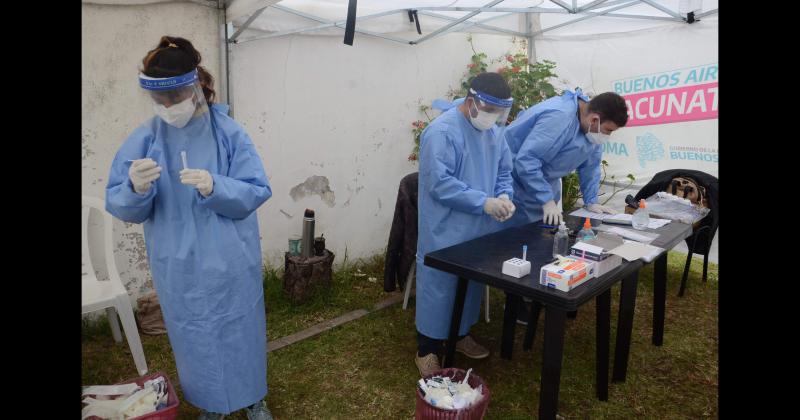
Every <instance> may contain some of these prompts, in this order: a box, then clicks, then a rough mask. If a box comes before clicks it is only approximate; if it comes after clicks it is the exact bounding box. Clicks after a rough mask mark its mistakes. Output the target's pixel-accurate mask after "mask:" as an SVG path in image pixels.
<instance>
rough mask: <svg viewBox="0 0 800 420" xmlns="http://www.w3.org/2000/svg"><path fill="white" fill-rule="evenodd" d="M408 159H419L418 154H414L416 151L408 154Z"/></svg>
mask: <svg viewBox="0 0 800 420" xmlns="http://www.w3.org/2000/svg"><path fill="white" fill-rule="evenodd" d="M408 160H409V161H414V160H417V155H416V154H414V153H412V154H410V155H408Z"/></svg>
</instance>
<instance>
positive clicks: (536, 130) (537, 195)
mask: <svg viewBox="0 0 800 420" xmlns="http://www.w3.org/2000/svg"><path fill="white" fill-rule="evenodd" d="M579 97H580V98H581V99H582V100H584V101H588V98H586V97H585V96H584V95H583V94H582V93H581V91H580V89H578V90H576V92H569V91H566V92H564V94H563V95H561V96H557V97H553V98H550V99H548V100H546V101H544V102H541V103H538V104H536V105H534V106H533V107H531V108H528V109H526V110H525V111H523V112H521V113H520V114H519V115H517V118H516V119H515V120H514V121H513V122H512V123H511V124H509V126H508V127H506V129H505V133H504V134H505V138H506V141H507V142H508V147H509V149H510V150H511V154H512V156H513V161H514V170H513V172H512V176H513V178H514V193H515V194H514V200H513V201H514V205H515V206H516V207H517V211H516V212H515V213H514V216H513V217H512V218H511V220H509V222H510V225H512V226H519V225H523V224H526V223H531V222H536V221H539V220H542V215H543V211H542V206H543V205H544V204H545V203H546V202H548V201H550V200H554V201H555V202H556V203H558V202H559V201H560V200H561V185H560V183H559V180H560V179H561V178H562V177H564V176H567V175H569V174H570V173H571V172H572V171H574V170H576V169H577V171H578V177H579V178H580V186H581V192H582V193H583V201H584V203H586V204H587V205H588V204H593V203H596V202H597V193H598V190H599V188H600V175H601V173H600V172H601V169H600V162H601V160H602V156H603V146H602V145H599V144H592V143H591V142H590V141H589V139H588V138H586V135H585V134H584V133H583V131H581V128H580V124H579V120H578V98H579Z"/></svg>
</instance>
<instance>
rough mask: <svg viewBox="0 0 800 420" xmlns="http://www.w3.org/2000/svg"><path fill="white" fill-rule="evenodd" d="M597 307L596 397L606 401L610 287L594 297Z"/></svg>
mask: <svg viewBox="0 0 800 420" xmlns="http://www.w3.org/2000/svg"><path fill="white" fill-rule="evenodd" d="M595 302H596V307H597V343H596V344H595V345H596V346H597V359H596V360H595V366H596V369H597V371H596V374H595V379H596V380H597V398H598V399H599V400H600V401H608V346H609V344H610V343H609V342H610V341H611V289H610V288H609V289H608V290H606V291H605V292H603V293H601V294H600V295H598V296H597V298H595Z"/></svg>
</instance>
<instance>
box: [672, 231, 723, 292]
mask: <svg viewBox="0 0 800 420" xmlns="http://www.w3.org/2000/svg"><path fill="white" fill-rule="evenodd" d="M701 233H705V236H707V237H708V242H707V245H708V246H706V247H705V248H703V249H698V248H697V241H698V239H699V238H700V236H701ZM715 233H716V229H713V230H712V229H711V226H703V227H701V228H699V229H697V230H696V231H695V232H694V240H693V241H692V247H691V248H690V249H689V253H688V255H686V265H684V267H683V278H682V279H681V289H680V290H679V291H678V296H679V297H683V294H684V292H685V291H686V282H687V281H688V280H689V268H690V266H691V264H692V254H693V253H694V254H700V255H703V283H705V282H707V281H708V254H709V253H710V252H711V242H712V241H713V240H714V234H715ZM704 239H705V238H704Z"/></svg>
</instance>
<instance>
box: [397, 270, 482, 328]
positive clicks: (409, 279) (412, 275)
mask: <svg viewBox="0 0 800 420" xmlns="http://www.w3.org/2000/svg"><path fill="white" fill-rule="evenodd" d="M416 272H417V260H416V259H414V261H412V262H411V269H410V270H408V277H406V291H405V296H403V310H405V309H407V308H408V297H409V296H410V295H411V286H413V285H414V278H416V277H417V275H416ZM484 303H485V305H484V307H485V308H486V323H489V285H488V284H487V285H486V295H485V296H484Z"/></svg>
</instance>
